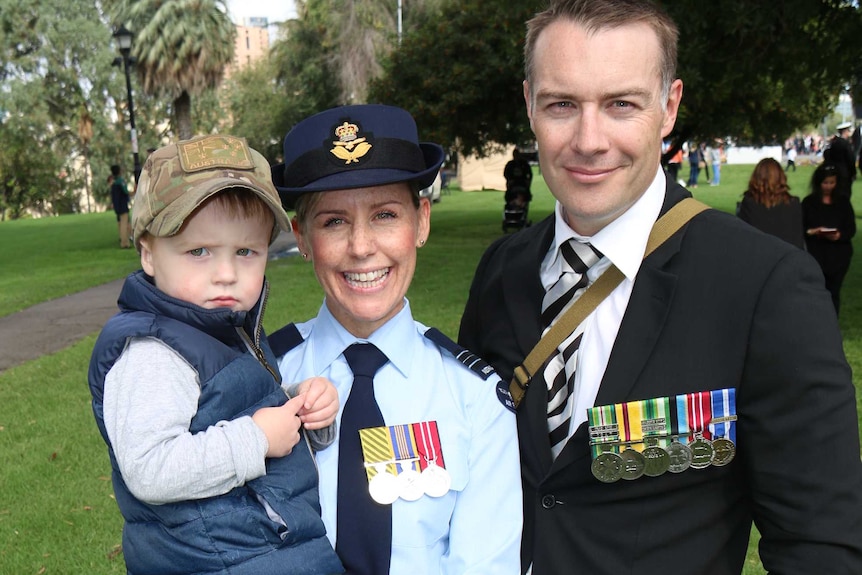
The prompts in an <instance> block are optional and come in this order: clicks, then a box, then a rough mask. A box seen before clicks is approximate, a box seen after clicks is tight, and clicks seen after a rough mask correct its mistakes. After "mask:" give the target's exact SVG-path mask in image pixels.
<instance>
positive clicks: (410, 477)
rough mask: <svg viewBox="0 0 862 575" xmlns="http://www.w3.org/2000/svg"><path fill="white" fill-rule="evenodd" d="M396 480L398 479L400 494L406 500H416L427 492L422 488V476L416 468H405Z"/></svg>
mask: <svg viewBox="0 0 862 575" xmlns="http://www.w3.org/2000/svg"><path fill="white" fill-rule="evenodd" d="M396 480H397V481H398V496H399V497H400V498H401V499H403V500H405V501H416V500H417V499H419V498H420V497H422V496H423V495H424V494H425V490H424V489H423V488H422V476H421V475H419V472H418V471H416V470H414V469H411V468H407V469H403V470H402V471H401V473H399V474H398V477H396Z"/></svg>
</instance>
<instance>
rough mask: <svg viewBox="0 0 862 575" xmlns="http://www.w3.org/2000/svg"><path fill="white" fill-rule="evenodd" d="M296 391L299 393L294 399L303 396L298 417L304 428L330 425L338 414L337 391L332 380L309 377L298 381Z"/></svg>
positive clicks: (321, 427) (319, 427)
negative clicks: (300, 381)
mask: <svg viewBox="0 0 862 575" xmlns="http://www.w3.org/2000/svg"><path fill="white" fill-rule="evenodd" d="M297 391H298V393H299V395H297V397H296V398H295V399H298V398H303V405H302V409H300V410H299V418H300V419H301V420H302V424H303V425H305V428H306V429H323V428H325V427H329V426H330V425H332V422H333V421H335V416H336V414H338V391H336V390H335V386H334V385H332V382H330V381H329V380H328V379H326V378H323V377H311V378H309V379H306V380H305V381H303V382H302V383H300V384H299V387H298V388H297ZM291 401H292V400H291Z"/></svg>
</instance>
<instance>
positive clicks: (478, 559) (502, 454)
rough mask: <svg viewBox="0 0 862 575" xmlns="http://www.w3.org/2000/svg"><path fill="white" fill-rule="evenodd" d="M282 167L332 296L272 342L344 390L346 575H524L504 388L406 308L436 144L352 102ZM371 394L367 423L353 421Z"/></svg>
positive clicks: (292, 374) (301, 142) (321, 458)
mask: <svg viewBox="0 0 862 575" xmlns="http://www.w3.org/2000/svg"><path fill="white" fill-rule="evenodd" d="M284 159H285V163H284V166H283V167H282V166H276V168H274V170H273V178H274V180H275V183H276V186H278V187H279V190H280V192H281V193H282V197H283V198H284V199H285V200H286V201H288V202H289V203H290V202H293V201H296V216H295V218H294V232H295V234H296V237H297V242H298V246H299V249H300V252H301V253H302V256H303V258H305V259H307V260H310V261H311V262H312V263H313V265H314V271H315V274H316V275H317V279H318V281H319V282H320V284H321V286H322V287H323V291H324V294H325V300H324V303H323V306H322V307H321V308H320V311H319V313H318V315H317V317H315V318H314V319H312V320H311V321H308V322H306V323H302V324H298V325H296V326H288V327H287V328H286V329H283V330H281V331H280V332H279V335H277V336H276V335H274V336H273V338H274V340H273V338H271V341H275V343H274V344H273V347H274V348H276V347H281V345H282V344H281V341H282V338H283V336H284V334H292V335H293V336H297V337H296V338H295V340H294V341H293V342H292V343H291V345H295V346H294V347H292V348H291V349H289V350H288V351H287V352H286V354H285V355H284V357H283V358H282V359H281V361H280V363H279V365H280V369H281V374H282V376H283V377H284V378H285V379H286V380H287V381H299V379H297V378H300V379H302V378H304V377H303V376H302V375H301V374H316V375H320V376H324V377H327V378H329V379H330V380H331V381H332V382H333V383H334V384H335V386H336V388H337V389H338V395H339V399H340V401H341V407H340V409H339V414H338V417H337V421H338V425H339V428H340V434H339V439H338V441H337V442H336V443H335V444H334V445H333V446H331V447H329V448H327V449H325V450H323V451H321V452H319V453H318V456H317V457H318V465H319V468H320V494H321V508H322V514H323V519H324V523H325V524H326V527H327V534H328V536H329V537H330V540H331V541H332V542H333V544H334V545H335V548H336V551H337V552H338V554H339V557H340V558H341V559H342V562H343V563H344V565H345V567H346V569H347V572H348V573H362V574H368V575H379V574H381V573H390V574H392V575H401V574H408V573H409V574H411V575H421V574H424V573H451V574H459V575H464V574H467V573H475V574H487V573H495V574H497V573H501V574H503V573H517V572H518V569H519V545H520V535H521V515H522V512H521V508H522V503H521V484H520V468H519V461H518V449H517V437H516V429H515V418H514V414H513V413H512V412H510V411H508V410H507V409H506V407H505V406H504V401H505V400H506V399H507V397H506V395H507V394H506V393H500V394H499V398H498V391H497V384H498V383H502V382H500V380H499V378H498V377H497V375H496V374H495V373H493V371H492V370H491V369H490V368H489V367H487V365H486V364H484V362H481V360H478V358H476V357H475V356H472V354H469V352H467V351H466V350H463V349H462V348H458V346H457V345H455V344H454V343H453V342H452V341H451V340H449V339H447V338H446V337H445V336H443V334H441V333H440V332H438V331H436V330H433V329H432V330H429V329H428V328H427V327H425V326H424V325H422V324H420V323H418V322H415V321H414V320H413V317H412V316H411V313H410V304H409V302H408V301H407V299H406V298H405V294H406V293H407V289H408V287H409V286H410V282H411V280H412V279H413V272H414V269H415V266H416V256H417V248H419V247H422V246H423V245H424V244H425V242H426V240H427V238H428V234H429V231H430V229H429V228H430V217H431V205H430V203H429V201H428V200H427V199H426V198H422V199H420V198H419V195H418V191H419V190H420V189H422V188H423V187H426V186H428V185H429V184H431V183H432V181H433V180H434V177H435V175H436V174H437V171H438V169H439V167H440V165H441V163H442V160H443V150H442V148H440V146H438V145H436V144H428V143H422V144H420V143H419V142H418V137H417V133H416V125H415V123H414V121H413V118H412V117H411V116H410V114H408V113H407V112H405V111H404V110H401V109H399V108H393V107H390V106H379V105H363V106H348V107H343V108H336V109H332V110H328V111H325V112H322V113H320V114H317V115H315V116H312V117H310V118H307V119H305V120H304V121H302V122H300V123H299V124H297V125H296V126H295V127H294V128H293V129H292V130H291V131H290V132H289V133H288V134H287V136H286V137H285V140H284ZM366 342H367V343H371V344H374V347H375V348H376V349H379V350H380V351H381V352H383V354H385V357H383V358H382V360H381V362H382V363H383V366H382V367H380V368H379V370H378V371H376V374H375V373H374V368H372V369H371V370H370V373H369V374H365V375H363V374H361V373H360V371H361V370H360V369H357V368H356V366H355V361H356V359H355V355H356V354H357V353H358V352H357V351H356V350H358V349H362V350H364V353H365V355H369V354H372V353H371V351H369V348H370V347H371V346H359V347H354V346H353V344H355V343H360V344H362V343H366ZM287 347H290V345H288V346H287ZM280 351H283V350H278V351H277V352H276V353H280ZM374 353H376V351H375V352H374ZM372 377H373V380H374V382H373V394H372V393H371V392H369V391H368V390H367V389H366V388H365V384H364V382H367V381H368V379H369V378H372ZM354 378H355V380H354ZM502 388H503V389H504V388H505V386H502ZM363 389H366V395H367V396H370V399H369V398H368V397H366V398H365V399H366V400H367V401H368V402H369V403H370V406H369V404H368V403H366V405H365V407H363V408H362V410H361V411H362V415H365V416H368V415H369V413H371V414H372V420H371V421H366V422H361V423H357V422H356V421H355V417H356V414H355V412H356V411H357V408H356V407H355V402H358V401H360V400H359V399H358V398H359V396H358V395H357V394H358V393H361V392H362V390H363ZM375 399H376V405H374V400H375ZM378 408H379V413H380V415H379V416H378V419H377V420H376V422H375V421H374V420H373V415H375V414H376V412H377V410H378ZM372 412H373V413H372ZM367 428H370V429H371V431H368V430H367ZM360 429H361V430H362V431H361V432H360V431H359V430H360ZM360 452H361V454H360ZM352 474H358V475H359V477H358V479H357V478H356V477H355V476H354V475H352ZM352 481H355V483H351V482H352ZM354 486H355V487H354ZM372 498H373V500H372ZM380 556H383V558H382V559H381V558H380Z"/></svg>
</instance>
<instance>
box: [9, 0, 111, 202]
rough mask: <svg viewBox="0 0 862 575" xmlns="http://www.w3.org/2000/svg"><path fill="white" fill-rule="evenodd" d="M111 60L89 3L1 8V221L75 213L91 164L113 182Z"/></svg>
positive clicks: (17, 0) (58, 1) (23, 2)
mask: <svg viewBox="0 0 862 575" xmlns="http://www.w3.org/2000/svg"><path fill="white" fill-rule="evenodd" d="M112 58H113V55H112V54H111V46H110V31H109V28H108V27H107V23H106V22H105V21H104V19H103V18H102V15H101V14H100V13H99V11H98V10H97V6H96V4H94V3H93V2H92V1H88V0H0V62H2V66H0V80H2V83H3V89H2V90H0V141H2V143H0V149H2V150H3V152H2V154H0V186H2V196H3V200H2V201H3V205H2V206H0V212H2V213H0V217H3V216H4V214H5V215H6V216H8V217H13V218H14V217H21V216H23V215H25V214H26V213H27V212H28V211H33V212H37V213H43V214H51V213H58V212H62V211H69V210H72V209H74V207H75V206H77V204H78V203H79V199H80V198H79V195H80V194H81V193H82V192H83V193H87V197H88V198H89V191H88V186H89V185H90V182H91V179H92V177H93V172H94V170H91V166H92V165H95V166H97V169H96V170H95V171H97V172H98V170H102V172H101V173H102V174H105V175H106V174H107V170H108V168H107V166H108V163H109V162H110V160H112V159H113V158H114V157H116V156H115V154H114V150H120V149H122V146H121V140H120V137H121V135H122V124H121V123H117V122H116V121H115V120H114V119H113V118H115V116H112V114H111V111H112V107H113V103H114V101H113V99H112V98H111V93H112V92H114V91H116V92H117V93H124V91H121V84H120V83H119V82H117V81H116V79H115V77H114V76H115V75H114V74H113V73H112V71H111V68H110V62H111V60H112ZM84 124H87V129H85V130H82V129H81V128H82V125H84ZM102 181H104V180H102ZM83 203H84V204H85V205H86V203H85V202H83Z"/></svg>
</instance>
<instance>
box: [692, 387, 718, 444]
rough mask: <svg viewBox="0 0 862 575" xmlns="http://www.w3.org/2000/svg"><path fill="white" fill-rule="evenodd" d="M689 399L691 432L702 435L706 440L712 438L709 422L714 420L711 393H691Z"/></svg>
mask: <svg viewBox="0 0 862 575" xmlns="http://www.w3.org/2000/svg"><path fill="white" fill-rule="evenodd" d="M686 397H687V398H688V414H689V416H688V417H689V424H690V425H691V432H692V433H694V434H697V433H701V434H702V435H703V437H704V439H709V438H710V435H711V434H710V433H709V422H710V421H711V420H712V398H711V397H710V392H708V391H699V392H697V393H689V394H687V396H686Z"/></svg>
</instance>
